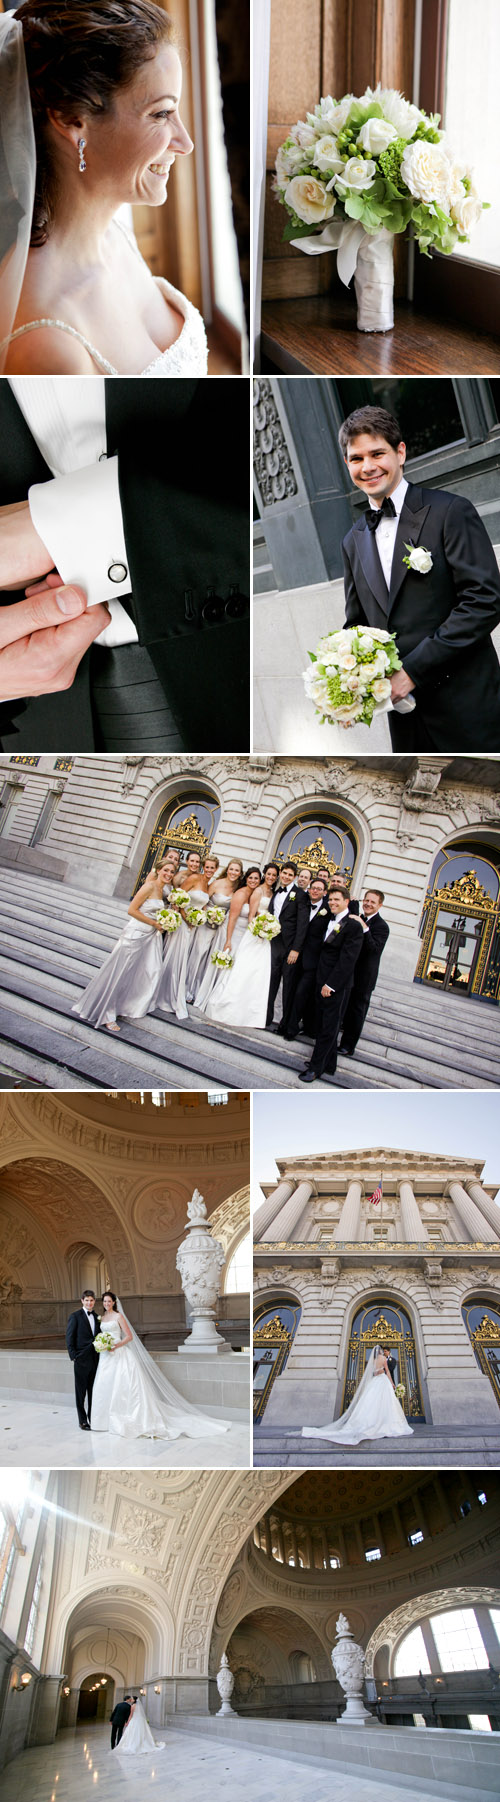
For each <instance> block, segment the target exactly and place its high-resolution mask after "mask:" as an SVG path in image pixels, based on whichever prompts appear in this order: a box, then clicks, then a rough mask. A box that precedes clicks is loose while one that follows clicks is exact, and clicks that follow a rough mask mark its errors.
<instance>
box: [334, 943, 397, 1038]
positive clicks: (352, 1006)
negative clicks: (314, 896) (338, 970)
mask: <svg viewBox="0 0 500 1802" xmlns="http://www.w3.org/2000/svg"><path fill="white" fill-rule="evenodd" d="M388 937H389V927H388V925H387V921H386V920H383V919H382V917H381V915H380V914H372V916H371V918H370V920H369V922H368V932H366V933H365V934H364V937H363V944H362V948H361V952H360V956H359V957H358V961H357V964H356V969H355V971H354V980H353V984H352V989H351V993H350V995H349V999H348V1002H347V1006H346V1008H345V1012H344V1013H343V1015H342V1044H343V1045H345V1046H346V1047H347V1049H348V1050H349V1051H355V1049H356V1045H357V1043H358V1039H359V1038H360V1036H361V1033H362V1031H363V1027H364V1024H365V1020H366V1016H367V1013H368V1008H369V1006H370V1001H371V998H372V995H373V990H374V988H375V984H376V982H377V977H378V973H379V969H380V959H381V956H382V952H383V949H384V945H386V944H387V940H388Z"/></svg>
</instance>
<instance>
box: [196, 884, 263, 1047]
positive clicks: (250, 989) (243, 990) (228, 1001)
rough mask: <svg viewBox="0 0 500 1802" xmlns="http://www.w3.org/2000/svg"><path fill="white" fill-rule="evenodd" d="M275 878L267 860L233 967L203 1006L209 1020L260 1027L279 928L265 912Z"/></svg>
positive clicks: (224, 1023)
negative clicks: (272, 955)
mask: <svg viewBox="0 0 500 1802" xmlns="http://www.w3.org/2000/svg"><path fill="white" fill-rule="evenodd" d="M277 880H278V867H277V864H275V863H269V864H268V865H267V869H266V870H265V871H264V876H263V880H262V882H261V883H260V884H259V886H258V888H256V889H255V890H254V893H253V895H252V896H251V899H250V902H249V906H248V927H247V930H246V932H245V935H244V938H243V943H242V944H241V946H240V950H239V951H238V956H237V959H236V962H235V965H234V968H233V969H229V970H227V972H226V974H225V975H224V976H223V977H222V979H221V981H220V982H219V983H217V986H216V988H215V990H214V993H213V995H212V996H211V997H210V999H209V1001H208V1002H207V1006H206V1010H205V1011H206V1014H207V1016H208V1019H209V1020H219V1021H220V1022H221V1025H224V1026H240V1027H243V1026H244V1027H245V1028H247V1027H248V1028H249V1027H259V1026H260V1027H264V1026H265V1024H266V1014H267V1002H268V996H269V983H270V979H271V939H272V938H274V937H275V935H277V933H278V932H279V931H280V924H279V920H274V919H273V917H272V915H271V916H269V915H268V909H269V905H270V902H271V900H272V897H273V894H274V890H275V887H276V883H277Z"/></svg>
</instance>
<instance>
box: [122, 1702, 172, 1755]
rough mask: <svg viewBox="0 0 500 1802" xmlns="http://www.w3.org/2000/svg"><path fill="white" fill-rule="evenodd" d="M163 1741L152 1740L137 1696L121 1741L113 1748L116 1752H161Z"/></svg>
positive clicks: (163, 1747)
mask: <svg viewBox="0 0 500 1802" xmlns="http://www.w3.org/2000/svg"><path fill="white" fill-rule="evenodd" d="M164 1749H165V1740H164V1739H153V1735H152V1732H151V1728H150V1725H149V1721H147V1720H146V1716H145V1713H144V1709H143V1706H142V1702H141V1700H140V1697H139V1696H138V1698H137V1702H136V1704H135V1708H134V1712H133V1714H130V1715H129V1718H128V1721H127V1725H126V1727H125V1728H124V1731H123V1733H122V1737H121V1740H119V1743H118V1745H117V1746H115V1751H116V1752H130V1753H132V1755H133V1754H134V1752H135V1753H140V1752H163V1751H164Z"/></svg>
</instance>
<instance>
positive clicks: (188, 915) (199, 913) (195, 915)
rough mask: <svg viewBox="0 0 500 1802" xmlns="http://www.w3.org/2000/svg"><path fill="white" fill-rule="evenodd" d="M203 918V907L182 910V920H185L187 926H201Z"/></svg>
mask: <svg viewBox="0 0 500 1802" xmlns="http://www.w3.org/2000/svg"><path fill="white" fill-rule="evenodd" d="M205 917H206V916H205V908H204V907H185V908H184V919H185V920H187V923H188V926H202V925H203V922H204V920H205Z"/></svg>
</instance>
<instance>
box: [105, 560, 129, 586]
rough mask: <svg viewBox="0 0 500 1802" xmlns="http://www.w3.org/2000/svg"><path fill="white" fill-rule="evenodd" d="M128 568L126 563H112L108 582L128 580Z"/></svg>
mask: <svg viewBox="0 0 500 1802" xmlns="http://www.w3.org/2000/svg"><path fill="white" fill-rule="evenodd" d="M127 576H128V569H127V565H126V563H110V566H109V569H108V582H126V580H127Z"/></svg>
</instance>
